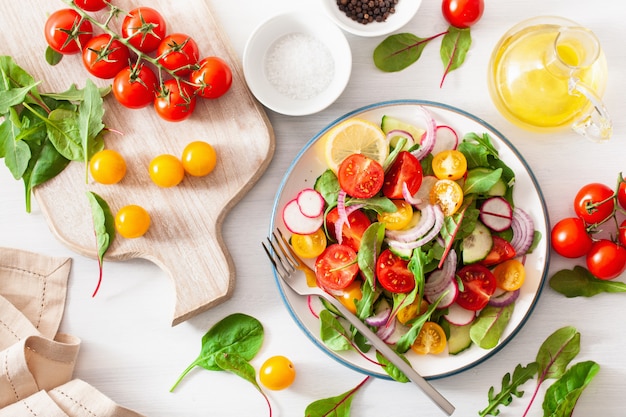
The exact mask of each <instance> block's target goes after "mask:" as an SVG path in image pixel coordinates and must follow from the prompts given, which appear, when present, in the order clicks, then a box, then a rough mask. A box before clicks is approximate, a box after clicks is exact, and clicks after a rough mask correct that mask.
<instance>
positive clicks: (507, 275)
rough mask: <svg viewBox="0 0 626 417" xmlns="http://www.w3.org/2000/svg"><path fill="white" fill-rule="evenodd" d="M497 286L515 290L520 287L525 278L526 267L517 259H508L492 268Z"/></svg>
mask: <svg viewBox="0 0 626 417" xmlns="http://www.w3.org/2000/svg"><path fill="white" fill-rule="evenodd" d="M493 275H494V276H495V277H496V284H497V286H498V288H500V289H501V290H504V291H515V290H518V289H520V288H521V287H522V284H524V280H525V279H526V268H524V264H523V263H522V262H520V260H519V259H509V260H508V261H504V262H503V263H501V264H498V265H497V266H496V267H495V268H494V269H493Z"/></svg>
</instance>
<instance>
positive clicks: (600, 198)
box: [574, 183, 615, 224]
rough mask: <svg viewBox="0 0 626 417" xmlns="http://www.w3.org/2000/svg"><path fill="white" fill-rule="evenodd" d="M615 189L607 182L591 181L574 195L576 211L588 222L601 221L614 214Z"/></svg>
mask: <svg viewBox="0 0 626 417" xmlns="http://www.w3.org/2000/svg"><path fill="white" fill-rule="evenodd" d="M612 197H613V190H612V189H611V188H609V187H608V186H607V185H605V184H600V183H591V184H587V185H585V186H583V187H582V188H581V189H580V190H579V191H578V193H577V194H576V197H574V211H575V212H576V215H577V216H578V217H580V218H581V219H583V220H584V221H585V223H587V224H596V223H600V222H602V221H603V220H606V219H607V218H608V217H609V216H611V215H612V214H613V210H614V209H615V199H614V198H612Z"/></svg>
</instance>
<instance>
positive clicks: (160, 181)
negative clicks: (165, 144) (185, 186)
mask: <svg viewBox="0 0 626 417" xmlns="http://www.w3.org/2000/svg"><path fill="white" fill-rule="evenodd" d="M149 171H150V178H151V179H152V182H154V183H155V184H156V185H158V186H159V187H164V188H167V187H174V186H176V185H178V184H180V182H181V181H182V180H183V177H184V176H185V169H184V168H183V163H182V162H181V161H180V159H178V158H176V157H175V156H174V155H169V154H163V155H159V156H156V157H155V158H154V159H152V161H150V167H149Z"/></svg>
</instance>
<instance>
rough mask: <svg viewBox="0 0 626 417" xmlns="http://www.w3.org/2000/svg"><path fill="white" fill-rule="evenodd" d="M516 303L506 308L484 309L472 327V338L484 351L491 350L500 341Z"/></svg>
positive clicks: (489, 307) (490, 307)
mask: <svg viewBox="0 0 626 417" xmlns="http://www.w3.org/2000/svg"><path fill="white" fill-rule="evenodd" d="M514 307H515V303H511V304H509V305H507V306H506V307H493V306H487V307H485V308H483V309H482V310H481V312H480V314H479V315H478V317H477V318H476V320H475V321H474V323H472V325H471V327H470V338H471V339H472V341H473V342H474V343H476V344H477V345H478V346H480V347H481V348H483V349H491V348H493V347H495V346H496V345H497V344H498V342H499V341H500V337H501V336H502V332H503V331H504V329H505V328H506V326H507V324H508V323H509V320H511V315H512V314H513V309H514Z"/></svg>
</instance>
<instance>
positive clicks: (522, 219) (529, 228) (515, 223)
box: [511, 207, 535, 256]
mask: <svg viewBox="0 0 626 417" xmlns="http://www.w3.org/2000/svg"><path fill="white" fill-rule="evenodd" d="M511 229H513V237H512V238H511V246H513V249H515V253H516V254H517V255H518V256H521V255H525V254H526V252H527V251H528V249H530V246H531V245H532V244H533V239H534V237H535V223H534V222H533V219H532V217H530V215H529V214H528V213H526V212H525V211H524V210H522V209H520V208H519V207H515V209H513V220H512V222H511Z"/></svg>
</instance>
